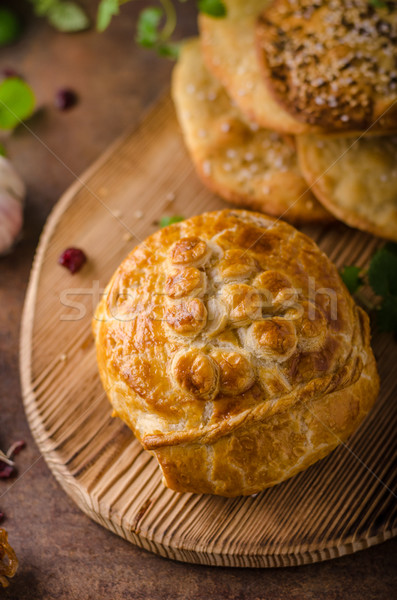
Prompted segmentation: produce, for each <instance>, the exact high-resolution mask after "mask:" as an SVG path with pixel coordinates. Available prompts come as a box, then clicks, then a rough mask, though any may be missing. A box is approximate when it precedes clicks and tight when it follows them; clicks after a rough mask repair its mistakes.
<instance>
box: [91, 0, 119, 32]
mask: <svg viewBox="0 0 397 600" xmlns="http://www.w3.org/2000/svg"><path fill="white" fill-rule="evenodd" d="M119 12H120V8H119V1H118V0H101V3H100V4H99V6H98V14H97V22H96V28H97V30H98V31H105V29H107V28H108V27H109V25H110V22H111V20H112V17H114V16H115V15H118V14H119Z"/></svg>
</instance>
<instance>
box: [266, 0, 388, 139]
mask: <svg viewBox="0 0 397 600" xmlns="http://www.w3.org/2000/svg"><path fill="white" fill-rule="evenodd" d="M257 41H258V44H259V49H260V57H261V62H262V63H263V66H264V70H265V75H266V80H267V84H268V85H269V86H270V87H271V88H272V91H273V93H274V94H275V95H276V98H277V99H278V100H279V101H280V102H281V103H282V104H283V105H284V106H285V107H286V108H287V109H288V112H289V113H290V114H293V115H294V116H295V117H297V118H299V119H300V120H302V121H304V122H306V123H309V124H311V125H319V126H321V127H324V128H330V129H336V130H350V131H351V130H354V129H365V128H367V127H369V126H371V125H372V124H373V122H374V121H375V120H376V119H377V118H378V117H380V116H381V115H382V114H383V113H384V112H385V111H386V110H387V109H389V108H390V107H392V105H393V103H394V102H396V101H397V3H396V2H383V3H382V6H381V7H377V8H375V7H374V6H373V5H372V4H370V3H369V2H368V0H327V1H323V0H322V1H321V2H320V0H299V1H298V0H276V2H275V3H273V4H272V5H271V6H270V8H269V9H267V10H265V11H264V12H263V13H262V15H261V17H260V18H259V20H258V25H257ZM378 126H379V127H380V128H382V127H383V128H388V129H390V127H397V109H396V110H391V111H389V112H388V114H386V115H385V116H384V118H383V119H382V120H381V123H380V124H379V123H378Z"/></svg>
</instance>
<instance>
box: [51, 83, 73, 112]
mask: <svg viewBox="0 0 397 600" xmlns="http://www.w3.org/2000/svg"><path fill="white" fill-rule="evenodd" d="M77 101H78V96H77V94H76V92H74V91H73V90H69V89H66V88H65V89H62V90H58V91H57V93H56V94H55V99H54V104H55V106H56V108H59V110H69V108H72V107H73V106H75V105H76V104H77Z"/></svg>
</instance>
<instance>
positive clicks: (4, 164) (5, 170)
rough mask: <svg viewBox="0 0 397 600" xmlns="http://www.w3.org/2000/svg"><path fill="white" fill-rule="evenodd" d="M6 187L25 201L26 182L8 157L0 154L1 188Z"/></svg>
mask: <svg viewBox="0 0 397 600" xmlns="http://www.w3.org/2000/svg"><path fill="white" fill-rule="evenodd" d="M4 189H6V190H8V191H9V192H10V193H11V194H12V195H13V196H15V197H16V198H19V199H20V200H21V202H23V200H24V198H25V195H26V188H25V184H24V182H23V181H22V179H21V178H20V176H19V175H18V173H17V172H16V170H15V168H14V167H13V166H12V164H11V162H10V161H9V160H8V158H5V157H4V156H0V190H4Z"/></svg>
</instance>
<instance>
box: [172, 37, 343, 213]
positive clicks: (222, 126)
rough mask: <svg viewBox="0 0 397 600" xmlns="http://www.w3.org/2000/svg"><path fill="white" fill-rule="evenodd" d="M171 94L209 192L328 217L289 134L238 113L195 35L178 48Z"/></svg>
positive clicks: (283, 210)
mask: <svg viewBox="0 0 397 600" xmlns="http://www.w3.org/2000/svg"><path fill="white" fill-rule="evenodd" d="M172 92H173V98H174V102H175V106H176V110H177V113H178V118H179V122H180V125H181V128H182V131H183V135H184V138H185V141H186V145H187V147H188V150H189V152H190V154H191V157H192V160H193V162H194V164H195V167H196V169H197V171H198V173H199V175H200V176H201V178H202V180H203V181H204V183H205V184H206V185H207V187H209V188H210V189H211V190H212V191H214V192H215V193H217V194H218V195H219V196H221V197H222V198H224V199H225V200H228V201H230V202H233V203H236V204H239V205H240V206H245V207H248V208H252V209H256V210H261V211H264V212H267V213H269V214H271V215H274V216H280V217H283V218H285V219H287V220H289V221H292V222H295V223H296V222H301V223H303V222H326V221H329V220H330V219H331V216H330V214H329V213H328V212H326V211H325V209H324V208H323V207H322V206H321V204H320V203H318V202H317V201H316V200H315V198H314V196H313V195H312V193H311V192H310V191H309V190H308V189H307V184H306V182H305V180H304V179H303V177H302V175H301V173H300V171H299V167H298V164H297V158H296V151H295V144H294V140H293V138H287V139H286V138H285V137H283V136H280V134H278V133H275V132H272V131H269V130H265V129H260V128H258V126H257V125H255V124H253V123H249V122H248V121H247V120H245V119H244V117H242V115H241V114H240V112H239V111H238V109H237V108H236V107H235V106H234V105H233V104H232V102H231V101H230V99H229V97H228V95H227V94H226V92H225V90H224V89H223V88H222V86H221V84H220V83H219V82H218V81H217V80H216V79H214V78H213V77H212V75H211V74H210V73H209V72H208V70H207V69H206V67H205V65H204V63H203V60H202V56H201V52H200V44H199V41H198V39H194V40H191V41H189V42H187V43H186V44H184V46H183V48H182V50H181V55H180V59H179V62H178V64H177V65H176V67H175V69H174V73H173V78H172Z"/></svg>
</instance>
